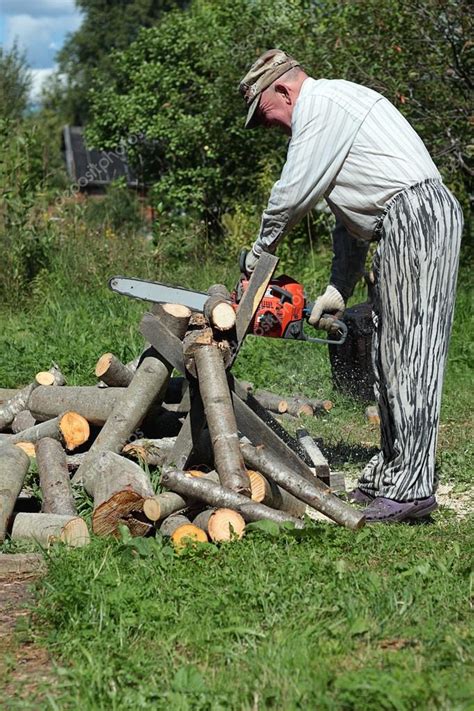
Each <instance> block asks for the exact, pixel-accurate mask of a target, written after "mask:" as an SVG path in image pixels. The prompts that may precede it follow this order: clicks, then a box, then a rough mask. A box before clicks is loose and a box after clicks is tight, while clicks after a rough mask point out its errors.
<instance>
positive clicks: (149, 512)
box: [143, 496, 161, 521]
mask: <svg viewBox="0 0 474 711" xmlns="http://www.w3.org/2000/svg"><path fill="white" fill-rule="evenodd" d="M143 513H144V514H145V516H146V517H147V518H149V519H150V521H159V520H160V517H161V506H160V500H159V498H158V496H150V498H149V499H145V500H144V502H143Z"/></svg>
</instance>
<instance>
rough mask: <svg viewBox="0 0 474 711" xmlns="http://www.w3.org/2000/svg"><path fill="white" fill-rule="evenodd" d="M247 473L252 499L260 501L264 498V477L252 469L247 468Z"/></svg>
mask: <svg viewBox="0 0 474 711" xmlns="http://www.w3.org/2000/svg"><path fill="white" fill-rule="evenodd" d="M247 474H248V477H249V479H250V491H251V494H252V497H251V498H252V501H256V502H257V503H261V502H262V501H263V500H264V499H265V493H266V481H265V478H264V477H263V476H262V475H261V474H260V472H257V471H254V470H253V469H247Z"/></svg>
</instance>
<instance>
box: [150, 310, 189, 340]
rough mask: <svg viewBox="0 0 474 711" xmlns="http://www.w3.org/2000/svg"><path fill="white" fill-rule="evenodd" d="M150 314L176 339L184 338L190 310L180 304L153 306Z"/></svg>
mask: <svg viewBox="0 0 474 711" xmlns="http://www.w3.org/2000/svg"><path fill="white" fill-rule="evenodd" d="M151 312H152V314H153V315H154V316H157V317H158V318H159V320H160V321H161V323H162V324H163V325H164V326H166V328H167V329H168V330H169V331H170V332H171V333H172V334H173V335H174V336H176V338H179V339H180V340H182V339H183V338H184V334H185V333H186V331H187V330H188V324H189V319H190V318H191V309H188V307H187V306H182V305H181V304H153V306H152V309H151Z"/></svg>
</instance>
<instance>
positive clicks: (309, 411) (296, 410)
mask: <svg viewBox="0 0 474 711" xmlns="http://www.w3.org/2000/svg"><path fill="white" fill-rule="evenodd" d="M286 414H287V415H291V416H292V417H313V415H314V410H313V407H312V405H310V404H309V402H303V401H302V400H296V399H292V398H288V400H287V401H286Z"/></svg>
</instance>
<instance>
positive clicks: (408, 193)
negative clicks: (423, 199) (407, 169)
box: [372, 178, 442, 242]
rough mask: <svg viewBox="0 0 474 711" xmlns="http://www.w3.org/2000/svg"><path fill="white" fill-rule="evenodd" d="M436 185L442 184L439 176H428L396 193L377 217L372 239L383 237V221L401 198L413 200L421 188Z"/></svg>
mask: <svg viewBox="0 0 474 711" xmlns="http://www.w3.org/2000/svg"><path fill="white" fill-rule="evenodd" d="M430 185H432V186H436V185H442V182H441V180H440V179H439V178H427V179H426V180H422V181H420V182H419V183H413V185H410V186H408V187H407V188H405V189H404V190H401V191H400V192H399V193H397V194H396V195H394V196H393V197H392V198H390V200H388V202H387V203H386V204H385V207H384V209H383V211H382V212H381V213H380V215H379V216H378V217H377V221H376V223H375V228H374V232H373V236H372V241H373V242H378V241H379V240H380V239H381V237H382V230H383V223H384V220H385V218H386V217H387V215H388V213H389V212H390V210H391V209H392V207H394V205H396V204H397V203H398V202H400V200H402V199H403V198H406V199H408V201H410V200H412V199H413V198H414V197H415V193H416V192H417V191H418V190H419V189H420V188H425V187H428V186H430Z"/></svg>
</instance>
